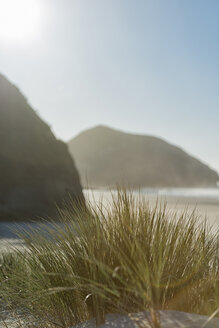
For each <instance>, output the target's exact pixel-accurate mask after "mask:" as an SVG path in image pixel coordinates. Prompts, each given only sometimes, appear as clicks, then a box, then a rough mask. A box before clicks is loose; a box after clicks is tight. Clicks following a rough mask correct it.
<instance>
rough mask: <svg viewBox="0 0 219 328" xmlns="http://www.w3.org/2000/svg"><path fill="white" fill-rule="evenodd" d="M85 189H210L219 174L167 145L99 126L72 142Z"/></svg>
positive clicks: (73, 152)
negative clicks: (115, 187)
mask: <svg viewBox="0 0 219 328" xmlns="http://www.w3.org/2000/svg"><path fill="white" fill-rule="evenodd" d="M69 150H70V152H71V154H72V155H73V156H74V158H75V163H76V167H77V168H78V170H79V173H80V175H81V179H82V183H83V185H84V186H87V185H88V186H90V187H94V188H95V187H109V186H110V187H114V186H118V185H122V186H124V185H127V186H129V187H133V188H141V187H210V186H216V183H217V181H218V180H219V177H218V174H217V173H216V172H215V171H213V170H212V169H210V168H209V167H208V166H207V165H205V164H203V163H202V162H201V161H199V160H197V159H196V158H194V157H192V156H190V155H188V154H187V153H186V152H185V151H183V150H182V149H180V148H179V147H176V146H174V145H172V144H169V143H168V142H166V141H164V140H162V139H160V138H156V137H153V136H147V135H134V134H129V133H124V132H121V131H118V130H114V129H111V128H108V127H105V126H97V127H95V128H92V129H89V130H86V131H84V132H82V133H81V134H79V135H78V136H76V137H75V138H73V139H72V140H71V141H70V142H69Z"/></svg>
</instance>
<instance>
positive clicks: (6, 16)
mask: <svg viewBox="0 0 219 328" xmlns="http://www.w3.org/2000/svg"><path fill="white" fill-rule="evenodd" d="M39 19H40V6H39V2H38V1H37V0H0V41H4V42H9V43H15V42H16V43H17V42H22V43H23V42H26V41H29V40H31V39H33V38H34V36H35V35H36V34H37V32H38V27H39Z"/></svg>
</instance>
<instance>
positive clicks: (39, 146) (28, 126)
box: [0, 75, 83, 220]
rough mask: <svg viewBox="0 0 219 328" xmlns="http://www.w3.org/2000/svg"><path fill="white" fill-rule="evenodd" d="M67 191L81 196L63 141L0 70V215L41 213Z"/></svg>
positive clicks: (21, 216) (20, 216) (3, 217)
mask: <svg viewBox="0 0 219 328" xmlns="http://www.w3.org/2000/svg"><path fill="white" fill-rule="evenodd" d="M68 194H70V195H71V197H73V199H75V200H76V199H79V200H81V201H83V194H82V189H81V185H80V181H79V175H78V172H77V170H76V168H75V165H74V162H73V160H72V158H71V156H70V154H69V152H68V149H67V146H66V144H64V143H63V142H61V141H59V140H57V139H56V138H55V137H54V135H53V134H52V132H51V130H50V127H49V126H48V125H47V124H46V123H44V122H43V121H42V120H41V119H40V117H39V116H38V115H37V113H36V112H35V111H34V110H33V109H32V108H31V107H30V105H29V104H28V102H27V100H26V99H25V98H24V96H23V95H22V94H21V93H20V91H19V90H18V89H17V88H16V87H15V86H14V85H12V84H11V83H10V82H9V81H8V80H7V79H6V78H5V77H4V76H2V75H0V219H1V220H8V219H27V218H28V219H31V218H33V217H36V216H37V215H40V216H44V215H46V214H49V213H51V211H50V210H51V209H52V208H54V206H55V205H54V204H55V202H56V203H57V204H60V203H61V202H62V200H63V198H64V197H66V196H67V195H68Z"/></svg>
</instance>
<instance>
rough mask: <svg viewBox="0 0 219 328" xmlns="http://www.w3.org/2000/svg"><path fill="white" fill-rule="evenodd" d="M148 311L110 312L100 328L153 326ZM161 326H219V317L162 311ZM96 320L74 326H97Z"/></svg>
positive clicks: (169, 327)
mask: <svg viewBox="0 0 219 328" xmlns="http://www.w3.org/2000/svg"><path fill="white" fill-rule="evenodd" d="M147 318H148V313H134V314H131V315H129V316H122V315H115V314H114V315H113V314H108V315H107V316H106V322H105V324H103V325H101V326H99V327H100V328H143V327H144V328H151V326H150V324H149V321H148V319H147ZM160 320H161V328H178V327H179V328H202V327H203V328H218V327H219V319H217V318H214V319H212V320H211V321H209V322H208V317H206V316H200V315H196V314H190V313H185V312H178V311H160ZM95 327H96V324H95V320H89V321H86V322H84V323H81V324H78V325H76V326H75V327H72V328H95Z"/></svg>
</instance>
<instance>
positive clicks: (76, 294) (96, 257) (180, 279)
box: [0, 191, 219, 327]
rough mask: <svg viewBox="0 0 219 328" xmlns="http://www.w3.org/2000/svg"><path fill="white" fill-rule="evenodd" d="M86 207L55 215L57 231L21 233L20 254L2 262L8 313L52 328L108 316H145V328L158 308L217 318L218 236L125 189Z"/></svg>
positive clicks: (153, 322)
mask: <svg viewBox="0 0 219 328" xmlns="http://www.w3.org/2000/svg"><path fill="white" fill-rule="evenodd" d="M87 205H88V206H87V209H84V208H81V209H80V210H79V209H78V208H77V209H75V208H73V207H72V206H73V205H68V207H67V208H66V210H65V211H61V212H60V216H61V222H62V227H60V225H58V224H56V223H54V226H55V227H56V229H51V228H49V227H48V226H47V225H46V224H41V225H40V228H39V230H37V231H32V232H25V231H23V233H22V238H23V239H24V241H25V244H26V249H25V250H23V251H18V250H15V252H13V253H12V254H6V255H5V256H4V258H2V266H1V273H0V282H1V292H0V293H1V297H2V299H4V301H5V302H7V303H8V304H10V306H11V307H12V308H13V307H16V308H20V309H26V311H28V313H30V314H31V315H33V316H36V317H38V318H41V319H43V320H45V322H47V323H49V324H51V325H52V326H54V327H58V326H60V327H69V326H71V325H74V324H76V323H78V322H81V321H83V320H86V319H89V318H92V317H95V318H96V322H97V324H100V323H102V322H103V321H104V316H105V314H106V313H112V312H113V313H130V312H137V311H149V312H150V317H149V319H148V320H150V323H151V326H152V327H159V315H158V312H157V310H159V309H169V310H179V311H185V312H194V313H198V314H207V315H210V314H212V313H213V312H215V314H217V309H218V308H219V253H218V251H219V247H218V245H219V244H218V237H217V235H213V234H212V233H210V231H209V229H208V227H207V225H206V224H205V223H203V224H201V223H200V221H199V220H198V218H197V216H196V215H195V213H194V212H193V213H192V214H189V213H188V212H186V211H185V212H183V213H181V214H180V215H177V214H176V213H172V214H171V213H170V212H168V211H167V209H166V206H165V205H161V204H159V203H157V204H156V205H155V206H153V207H151V206H150V205H149V204H148V202H147V201H146V200H145V199H144V198H142V197H140V196H139V197H137V196H135V195H134V194H132V193H128V192H125V191H124V192H123V191H118V193H117V195H115V196H112V203H111V204H110V206H106V207H104V205H103V203H102V202H100V203H98V204H95V205H93V204H92V203H90V204H87ZM75 211H77V215H76V216H75V214H74V219H72V213H75ZM198 222H199V223H198Z"/></svg>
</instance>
